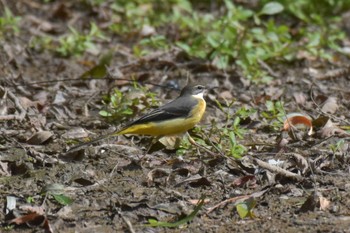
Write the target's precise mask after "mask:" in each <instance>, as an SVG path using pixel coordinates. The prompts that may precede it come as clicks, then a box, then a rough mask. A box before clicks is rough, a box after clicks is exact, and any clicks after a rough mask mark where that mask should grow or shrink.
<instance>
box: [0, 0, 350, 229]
mask: <svg viewBox="0 0 350 233" xmlns="http://www.w3.org/2000/svg"><path fill="white" fill-rule="evenodd" d="M11 7H12V9H13V11H14V12H17V13H18V14H20V15H21V17H23V18H24V19H25V20H23V21H22V23H21V30H23V32H22V33H20V34H19V35H17V36H13V37H12V38H11V39H9V38H6V39H4V40H2V41H1V46H0V66H1V70H0V74H1V77H0V97H1V100H0V101H1V102H0V107H1V116H0V119H1V121H0V122H1V123H0V125H1V135H0V174H1V177H0V198H1V202H0V203H1V204H2V210H3V211H1V214H0V219H1V222H2V226H1V230H0V231H1V232H5V231H7V232H18V231H20V232H41V231H44V230H45V229H46V231H48V232H49V231H50V230H49V228H51V230H52V231H53V232H350V194H349V191H350V181H349V171H350V168H349V159H350V147H349V139H350V136H349V131H346V129H348V128H346V126H347V127H348V126H349V125H350V122H349V117H350V111H349V109H350V91H349V90H350V88H349V87H350V86H349V73H350V71H349V68H348V67H347V66H346V64H347V63H348V62H349V60H348V59H347V58H346V57H345V58H341V59H339V60H338V62H335V63H332V64H330V63H326V62H319V61H318V60H317V59H316V60H312V59H311V60H306V59H305V60H302V61H300V62H298V63H293V64H289V65H286V64H284V65H282V64H274V65H271V66H270V67H269V72H270V73H271V75H273V76H274V80H273V81H272V82H270V83H268V84H255V83H252V82H249V81H247V80H246V79H245V77H244V76H243V75H242V73H241V72H240V71H239V70H237V69H236V68H235V67H232V68H231V69H228V70H226V71H223V70H219V69H217V68H215V67H213V66H211V65H210V64H209V63H208V62H207V61H203V60H198V59H194V58H190V57H188V56H186V55H185V54H183V53H182V52H181V51H179V50H176V49H173V50H171V51H168V52H159V51H157V52H155V53H154V54H150V55H148V56H146V57H143V58H137V57H135V56H133V55H132V53H131V51H130V45H129V44H128V42H127V41H119V40H118V38H111V39H110V40H109V41H108V43H106V42H103V43H102V42H101V43H100V44H99V49H100V53H105V52H106V51H109V50H110V49H113V50H112V51H113V53H112V59H111V64H109V66H108V68H109V75H108V77H109V78H108V79H92V78H91V77H90V76H91V74H89V73H88V75H87V76H88V77H87V78H85V79H84V78H82V75H83V74H84V72H86V71H88V70H89V69H91V68H92V67H94V65H95V64H97V63H98V58H97V57H98V56H96V55H95V54H92V53H86V54H85V55H83V56H82V57H78V58H76V57H70V58H64V57H60V56H55V54H53V53H51V52H48V51H38V50H36V49H33V48H29V41H30V40H31V38H33V35H36V34H38V33H49V32H43V30H40V27H42V25H41V24H42V23H48V24H50V25H51V26H52V27H58V28H54V29H53V30H55V33H58V34H60V33H62V32H61V31H60V30H67V29H66V27H65V25H64V23H63V20H61V21H59V20H58V21H57V20H54V19H53V17H52V14H53V12H52V11H56V13H57V11H58V10H57V8H58V7H62V6H61V5H60V4H59V3H57V2H53V3H51V4H47V5H40V4H39V3H38V2H36V1H27V3H25V1H19V2H18V3H17V4H14V5H13V6H11ZM61 10H63V11H65V10H66V11H68V12H70V14H75V13H77V12H78V13H80V15H79V16H78V19H75V20H78V21H79V22H80V23H86V22H85V21H86V20H88V18H87V15H86V13H84V9H79V8H78V7H73V6H71V5H69V4H68V5H67V6H65V7H63V8H62V9H61ZM90 13H91V12H90ZM59 14H60V15H61V14H63V13H62V12H60V13H59ZM77 15H78V14H77ZM61 16H62V15H61ZM62 17H63V16H62ZM40 25H41V26H40ZM101 51H103V52H101ZM67 79H70V80H67ZM60 80H61V81H60ZM72 80H74V81H72ZM126 80H137V81H138V83H139V84H140V85H141V86H143V87H146V89H142V90H140V89H137V90H136V91H135V89H134V85H133V84H131V83H130V82H128V81H126ZM187 82H191V83H198V84H203V85H206V86H207V87H208V88H209V92H208V94H207V95H206V100H207V110H206V114H205V116H204V117H203V120H202V122H201V123H200V124H199V127H197V128H196V129H194V130H191V131H190V134H191V135H192V137H193V138H194V139H195V140H196V141H197V142H200V143H202V144H204V146H205V147H206V148H209V150H210V151H211V153H209V152H208V151H206V150H203V149H202V148H197V147H195V146H192V145H189V144H188V143H187V144H186V143H185V145H183V144H182V145H183V148H185V149H182V150H181V153H180V152H179V151H178V152H177V151H176V149H166V148H164V146H163V145H162V144H161V143H157V144H156V145H154V146H153V147H152V148H151V150H150V151H149V153H147V154H146V155H144V154H145V150H146V149H147V147H148V145H149V142H150V138H148V137H143V136H118V137H112V138H109V139H106V140H102V141H101V142H99V143H96V144H94V145H91V146H89V147H87V148H83V149H82V150H79V151H78V152H76V153H66V152H67V150H68V149H69V148H71V147H72V146H73V145H76V144H79V143H80V142H84V141H87V140H90V139H93V138H96V137H98V136H99V135H103V134H106V133H108V132H112V131H113V130H115V129H116V128H119V127H120V126H121V125H123V124H125V123H126V122H127V121H128V120H131V119H133V118H134V117H137V116H140V115H142V114H144V113H146V112H147V111H149V109H152V108H154V107H155V106H156V105H157V103H166V102H168V101H169V100H171V99H173V98H175V97H176V96H177V95H178V94H179V92H178V90H173V89H171V88H173V87H175V88H176V87H178V88H181V87H183V86H184V85H185V84H186V83H187ZM155 84H156V85H155ZM113 88H116V89H118V90H120V91H121V92H122V93H123V94H125V95H127V96H128V97H130V98H137V99H139V100H140V101H139V102H138V103H137V104H135V105H134V106H132V109H133V114H134V115H132V116H130V117H123V118H121V119H119V120H113V121H111V120H108V119H106V118H103V117H101V116H100V115H99V114H98V113H99V111H100V110H103V109H106V106H105V105H104V104H103V102H102V101H101V100H102V99H103V98H104V96H105V95H107V94H108V93H111V92H112V90H113ZM145 90H147V91H145ZM148 91H152V92H154V93H155V95H154V98H155V100H156V101H155V102H154V103H153V102H151V101H150V100H151V99H150V97H149V96H147V92H148ZM269 100H272V101H283V103H284V105H283V106H284V108H283V109H284V111H285V115H288V114H290V113H298V114H301V115H302V116H310V117H311V118H312V119H313V120H317V121H314V122H313V127H314V128H313V131H312V133H309V132H308V131H309V130H310V129H309V125H308V123H303V124H302V125H303V126H305V125H306V126H305V127H306V128H307V129H306V130H303V129H302V130H289V133H288V132H287V131H288V130H287V131H282V128H283V124H281V123H279V124H278V123H276V122H277V120H276V119H272V118H273V117H272V118H271V119H269V118H268V117H266V115H264V114H263V112H266V111H267V107H266V103H267V101H269ZM217 102H219V103H221V105H222V107H221V108H219V107H218V103H217ZM230 103H232V104H230ZM243 106H245V107H246V108H247V109H254V110H256V111H255V112H254V113H252V114H251V115H250V116H247V117H246V118H245V119H243V120H242V121H241V122H240V124H239V128H241V129H244V130H245V133H244V134H243V137H242V139H239V138H237V141H238V143H240V144H242V145H244V146H245V148H246V149H247V151H246V152H245V153H244V154H243V156H242V158H241V159H237V158H234V157H232V156H230V145H229V140H228V139H227V137H228V135H229V134H223V133H222V131H221V130H223V128H225V127H226V128H228V129H231V127H233V126H232V125H233V120H234V118H235V114H237V111H238V109H240V108H241V107H243ZM269 114H270V115H271V114H272V113H271V112H270V113H269ZM130 118H131V119H130ZM184 140H185V141H186V139H184ZM179 154H180V155H179ZM53 185H55V186H54V187H53ZM45 190H46V191H45ZM48 190H49V191H48ZM43 193H44V194H43ZM45 193H46V195H45ZM56 194H57V195H58V196H60V197H68V198H69V199H70V200H71V201H72V202H71V203H70V204H68V203H67V202H65V201H63V202H62V203H60V202H59V201H57V199H55V197H54V195H56ZM9 197H15V199H16V203H15V208H12V211H10V212H8V211H7V210H6V209H9V205H8V198H9ZM56 197H57V196H56ZM201 198H204V202H205V203H204V205H203V206H202V208H200V210H199V212H198V214H197V215H196V216H195V217H194V218H193V219H192V220H191V221H189V222H187V223H185V224H182V225H180V226H177V227H174V228H171V227H150V226H147V225H146V224H147V223H148V220H149V219H157V220H158V221H163V222H176V221H177V220H179V219H181V218H184V217H186V216H188V215H189V214H191V212H192V211H193V210H194V209H195V208H196V203H197V202H198V200H200V199H201ZM244 201H245V202H246V203H249V201H250V203H251V202H255V203H256V205H255V207H254V208H253V209H252V210H250V211H251V213H252V214H251V217H249V216H247V217H245V218H243V219H242V218H241V217H240V216H239V214H238V212H237V208H236V206H237V204H238V203H241V202H244ZM28 205H29V206H30V207H31V208H28ZM25 206H26V207H25ZM34 208H37V209H34ZM38 209H40V210H45V212H44V213H41V212H40V211H39V210H38ZM30 214H33V215H35V216H34V217H33V216H32V217H33V218H34V219H35V220H37V218H40V217H43V218H42V219H41V220H44V222H45V221H46V224H47V225H46V226H44V227H42V226H37V224H34V223H32V224H29V223H28V222H29V220H28V219H23V217H25V216H28V215H30ZM13 215H15V216H17V219H16V218H15V216H13ZM253 215H254V216H253ZM21 217H22V218H21ZM11 219H12V221H13V219H16V221H15V222H11ZM30 220H33V219H30ZM16 223H18V224H16ZM20 223H22V224H20ZM28 225H31V226H28ZM48 225H49V226H48Z"/></svg>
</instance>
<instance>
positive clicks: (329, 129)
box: [318, 119, 350, 138]
mask: <svg viewBox="0 0 350 233" xmlns="http://www.w3.org/2000/svg"><path fill="white" fill-rule="evenodd" d="M318 133H319V135H320V137H321V138H328V137H331V136H333V135H337V136H338V137H349V136H350V134H349V133H348V132H346V131H345V130H342V129H341V128H339V127H338V126H336V125H335V124H334V123H333V122H332V121H331V120H330V119H329V120H328V121H327V123H326V125H325V126H324V127H323V128H322V129H321V130H319V132H318Z"/></svg>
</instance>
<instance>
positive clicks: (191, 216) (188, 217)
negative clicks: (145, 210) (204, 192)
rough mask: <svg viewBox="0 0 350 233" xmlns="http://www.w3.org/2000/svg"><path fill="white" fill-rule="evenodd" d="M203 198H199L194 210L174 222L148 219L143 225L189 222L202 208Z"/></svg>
mask: <svg viewBox="0 0 350 233" xmlns="http://www.w3.org/2000/svg"><path fill="white" fill-rule="evenodd" d="M204 200H205V197H201V198H200V199H199V202H198V204H197V205H196V207H195V208H194V210H193V211H192V212H191V213H190V214H189V215H187V216H186V217H184V218H182V219H181V220H179V221H176V222H160V221H157V220H155V219H148V223H149V224H146V225H145V226H150V227H178V226H180V225H182V224H185V223H187V222H190V221H192V219H193V218H194V217H195V216H196V215H197V213H198V211H199V210H200V209H201V208H202V206H203V204H204Z"/></svg>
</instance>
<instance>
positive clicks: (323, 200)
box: [320, 196, 331, 210]
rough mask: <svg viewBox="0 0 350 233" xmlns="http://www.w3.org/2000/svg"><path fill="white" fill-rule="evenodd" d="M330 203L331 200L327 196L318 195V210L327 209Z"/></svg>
mask: <svg viewBox="0 0 350 233" xmlns="http://www.w3.org/2000/svg"><path fill="white" fill-rule="evenodd" d="M330 204H331V202H330V201H329V200H328V199H327V198H325V197H323V196H320V210H327V209H328V208H329V206H330Z"/></svg>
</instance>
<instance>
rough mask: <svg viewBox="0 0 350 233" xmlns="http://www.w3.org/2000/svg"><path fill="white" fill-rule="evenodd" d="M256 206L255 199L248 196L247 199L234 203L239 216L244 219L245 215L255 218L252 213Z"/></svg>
mask: <svg viewBox="0 0 350 233" xmlns="http://www.w3.org/2000/svg"><path fill="white" fill-rule="evenodd" d="M255 206H256V200H255V199H254V198H253V197H250V198H248V199H247V200H245V201H243V202H241V203H238V204H237V205H236V209H237V212H238V214H239V216H240V217H241V218H242V219H244V218H246V217H250V218H255V214H254V213H253V208H254V207H255Z"/></svg>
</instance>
